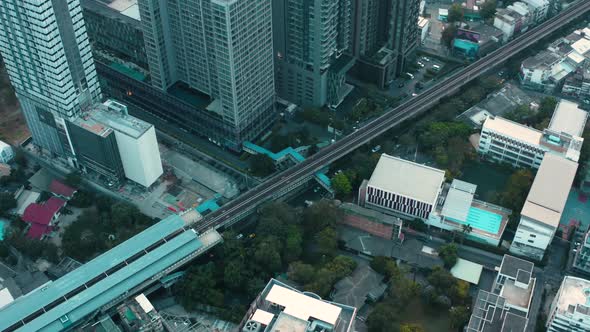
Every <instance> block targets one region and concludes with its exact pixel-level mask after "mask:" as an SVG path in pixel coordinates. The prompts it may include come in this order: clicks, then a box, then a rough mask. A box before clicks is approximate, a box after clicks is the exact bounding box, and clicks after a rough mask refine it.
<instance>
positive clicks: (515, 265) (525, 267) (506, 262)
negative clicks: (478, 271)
mask: <svg viewBox="0 0 590 332" xmlns="http://www.w3.org/2000/svg"><path fill="white" fill-rule="evenodd" d="M534 268H535V264H533V263H532V262H529V261H527V260H524V259H522V258H518V257H514V256H511V255H504V257H503V258H502V263H501V264H500V271H499V273H500V274H503V275H505V276H508V277H510V278H513V279H516V277H517V276H518V274H519V272H521V271H524V272H528V273H529V274H532V273H533V270H534ZM527 283H528V282H527Z"/></svg>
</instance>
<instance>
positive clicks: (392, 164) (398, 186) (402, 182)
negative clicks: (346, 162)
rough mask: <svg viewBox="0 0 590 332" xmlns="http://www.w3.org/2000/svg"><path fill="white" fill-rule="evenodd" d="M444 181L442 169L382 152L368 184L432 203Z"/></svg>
mask: <svg viewBox="0 0 590 332" xmlns="http://www.w3.org/2000/svg"><path fill="white" fill-rule="evenodd" d="M444 181H445V172H444V171H443V170H440V169H436V168H433V167H429V166H426V165H421V164H418V163H415V162H411V161H408V160H404V159H401V158H397V157H393V156H389V155H387V154H385V153H384V154H382V155H381V158H379V162H378V163H377V166H376V167H375V170H373V174H372V175H371V178H370V179H369V186H372V187H376V188H379V189H382V190H386V191H389V192H392V193H396V194H399V195H402V196H405V197H409V198H412V199H415V200H417V201H421V202H424V203H429V204H433V203H435V200H436V197H437V196H438V193H439V190H440V188H441V186H442V184H443V182H444Z"/></svg>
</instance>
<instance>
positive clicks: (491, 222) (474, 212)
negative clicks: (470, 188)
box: [453, 206, 502, 234]
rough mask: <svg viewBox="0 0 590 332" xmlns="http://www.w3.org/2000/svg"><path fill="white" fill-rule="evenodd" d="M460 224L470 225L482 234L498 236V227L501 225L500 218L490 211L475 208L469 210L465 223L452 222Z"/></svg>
mask: <svg viewBox="0 0 590 332" xmlns="http://www.w3.org/2000/svg"><path fill="white" fill-rule="evenodd" d="M453 221H455V222H458V223H460V224H465V225H471V227H473V228H477V229H479V230H482V231H484V232H488V233H492V234H498V231H499V230H500V225H501V224H502V216H501V215H499V214H496V213H493V212H490V211H486V210H482V209H478V208H476V207H473V206H472V207H470V208H469V214H468V215H467V220H466V221H465V222H462V221H458V220H453Z"/></svg>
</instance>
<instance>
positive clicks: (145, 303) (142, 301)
mask: <svg viewBox="0 0 590 332" xmlns="http://www.w3.org/2000/svg"><path fill="white" fill-rule="evenodd" d="M135 301H137V303H139V306H140V307H141V309H143V311H144V312H146V313H148V312H151V311H153V310H154V306H153V305H152V303H151V302H150V300H148V298H147V297H145V295H144V294H143V293H141V294H139V295H137V296H136V297H135Z"/></svg>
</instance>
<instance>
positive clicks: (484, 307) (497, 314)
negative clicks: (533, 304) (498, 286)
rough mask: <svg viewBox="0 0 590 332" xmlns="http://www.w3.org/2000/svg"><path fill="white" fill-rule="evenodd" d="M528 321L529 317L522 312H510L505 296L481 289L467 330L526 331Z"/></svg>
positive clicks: (482, 331)
mask: <svg viewBox="0 0 590 332" xmlns="http://www.w3.org/2000/svg"><path fill="white" fill-rule="evenodd" d="M527 323H528V320H527V318H526V317H525V316H524V315H522V314H521V313H518V312H510V309H509V308H508V307H507V306H506V299H505V298H503V297H502V296H499V295H497V294H494V293H491V292H488V291H485V290H480V291H479V292H478V294H477V298H476V300H475V305H474V308H473V312H472V314H471V318H470V319H469V323H468V324H467V332H524V331H525V329H526V325H527Z"/></svg>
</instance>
